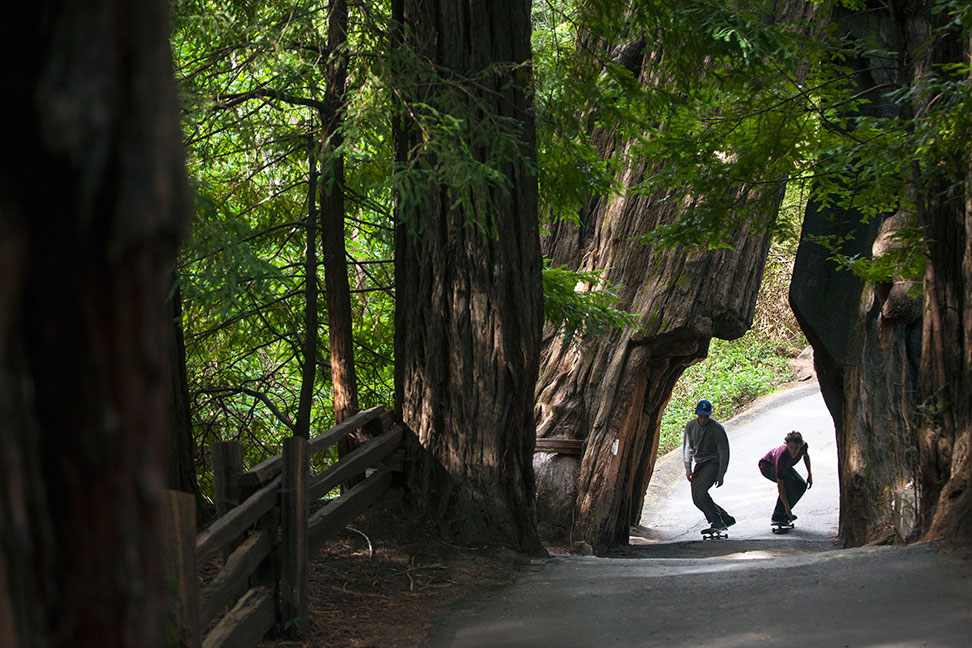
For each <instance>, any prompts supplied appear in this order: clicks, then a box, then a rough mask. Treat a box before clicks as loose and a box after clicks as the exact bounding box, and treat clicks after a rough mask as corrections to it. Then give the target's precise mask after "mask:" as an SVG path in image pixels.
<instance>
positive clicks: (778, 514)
mask: <svg viewBox="0 0 972 648" xmlns="http://www.w3.org/2000/svg"><path fill="white" fill-rule="evenodd" d="M759 472H761V473H763V477H765V478H766V479H768V480H770V481H771V482H773V483H774V484H775V483H777V481H778V478H777V475H776V469H775V468H774V467H773V465H772V464H771V463H770V462H768V461H765V462H764V461H760V462H759ZM779 477H780V478H782V479H783V488H784V489H785V492H786V501H788V502H789V503H790V512H792V511H793V507H794V506H796V503H797V502H799V501H800V498H801V497H803V494H804V493H806V492H807V482H806V480H804V479H803V477H801V476H800V473H798V472H797V471H796V469H795V468H792V467H791V468H787V469H786V470H785V471H783V474H782V475H780V476H779ZM786 520H787V516H786V507H785V506H783V500H782V499H780V497H779V495H777V497H776V508H774V509H773V521H774V522H785V521H786Z"/></svg>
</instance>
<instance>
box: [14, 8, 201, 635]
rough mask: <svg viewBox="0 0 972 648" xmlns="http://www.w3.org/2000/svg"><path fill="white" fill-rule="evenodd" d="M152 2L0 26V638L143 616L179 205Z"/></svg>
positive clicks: (98, 627)
mask: <svg viewBox="0 0 972 648" xmlns="http://www.w3.org/2000/svg"><path fill="white" fill-rule="evenodd" d="M168 9H169V4H168V3H167V2H161V1H147V2H140V3H119V2H106V1H101V2H87V3H80V4H79V3H24V4H19V5H16V6H11V7H8V8H7V15H6V16H5V18H4V20H3V21H2V27H0V48H2V50H3V52H4V55H5V56H4V58H5V59H6V60H8V61H16V62H17V63H16V65H15V66H12V67H11V69H10V70H9V74H8V76H7V89H8V92H9V93H10V96H11V97H16V98H17V99H16V101H11V102H9V104H8V106H7V108H8V110H7V119H8V120H9V122H8V123H10V124H14V125H15V127H14V128H11V129H9V132H8V133H7V147H6V150H7V151H8V152H9V153H11V154H8V155H5V156H3V158H2V159H0V231H2V235H0V547H2V552H0V644H2V645H3V646H5V647H6V646H10V647H27V646H31V647H33V646H44V647H52V646H65V647H67V646H72V647H77V646H149V645H154V643H155V641H156V639H157V638H158V636H159V635H158V634H157V630H158V622H159V619H160V613H161V612H162V611H163V609H164V599H163V594H164V589H163V585H164V583H163V573H162V566H161V558H162V557H161V547H160V543H159V541H158V538H159V537H160V516H159V504H160V499H161V494H162V488H163V485H164V478H165V475H164V458H165V449H166V436H167V434H168V433H169V427H170V426H169V419H168V417H169V404H170V403H169V398H170V381H171V377H170V368H169V367H170V363H169V359H168V348H167V343H168V340H169V331H168V330H167V329H168V328H169V325H170V324H169V323H170V320H169V316H168V313H167V308H166V305H165V298H166V296H167V294H168V291H169V290H170V289H171V277H172V269H173V265H174V260H175V253H176V248H177V245H178V240H179V237H180V236H181V234H182V230H183V227H184V223H185V220H186V217H187V214H188V208H189V204H188V200H187V190H186V184H185V179H184V162H183V155H182V150H181V139H182V138H181V133H180V129H179V123H178V106H177V104H176V99H175V92H174V87H173V83H172V69H171V61H170V57H169V43H168V35H169V32H168ZM14 151H16V152H17V154H16V156H15V155H13V154H12V152H14Z"/></svg>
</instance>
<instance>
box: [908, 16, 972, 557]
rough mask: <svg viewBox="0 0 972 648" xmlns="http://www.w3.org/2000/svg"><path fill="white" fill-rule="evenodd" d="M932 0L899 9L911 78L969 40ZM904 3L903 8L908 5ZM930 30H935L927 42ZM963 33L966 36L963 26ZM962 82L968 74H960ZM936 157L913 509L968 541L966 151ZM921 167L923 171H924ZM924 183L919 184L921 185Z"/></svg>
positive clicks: (970, 202)
mask: <svg viewBox="0 0 972 648" xmlns="http://www.w3.org/2000/svg"><path fill="white" fill-rule="evenodd" d="M930 5H931V3H924V4H923V5H922V7H921V11H914V12H910V13H905V12H904V11H902V12H901V14H902V15H904V16H906V17H907V19H906V23H905V29H904V31H905V33H906V34H907V36H908V40H909V44H912V45H913V47H912V49H911V50H910V51H909V54H910V55H911V56H912V57H913V60H914V61H915V64H914V67H913V78H914V79H915V80H916V81H920V80H921V79H922V77H923V76H924V75H926V74H928V73H930V72H932V71H934V70H935V69H936V68H937V67H938V66H940V65H942V64H961V63H967V62H968V60H969V55H970V52H972V45H970V43H969V42H968V40H966V41H964V42H963V41H961V40H960V39H959V32H958V31H957V30H955V28H954V26H953V27H952V29H951V31H948V32H944V28H945V26H946V24H947V23H946V20H947V16H945V15H943V14H932V13H931V12H930ZM909 8H910V7H909ZM933 33H939V34H947V35H941V36H940V38H939V39H938V40H936V41H935V46H934V47H927V43H928V39H929V38H930V37H931V35H932V34H933ZM964 36H965V38H968V34H967V33H966V34H965V35H964ZM964 81H965V82H966V83H968V82H969V79H968V78H966V79H964ZM918 99H919V102H920V103H918V105H916V106H915V107H914V113H915V114H916V115H918V114H923V113H924V112H926V111H927V110H929V109H931V108H932V106H931V105H930V104H931V103H932V102H934V101H935V99H934V97H933V96H924V95H919V96H918ZM948 155H949V158H948V159H946V160H942V161H941V164H945V165H947V168H950V169H954V170H955V175H954V176H953V177H946V178H941V177H938V178H934V179H933V180H932V181H930V182H924V183H923V182H922V175H921V173H922V171H923V170H922V169H920V168H918V166H917V165H914V166H913V172H912V179H913V183H914V185H915V186H916V187H918V191H919V194H918V198H919V201H918V205H919V209H918V221H919V223H920V224H921V226H922V229H923V234H924V241H925V260H926V263H925V299H924V317H923V323H924V327H923V331H922V350H921V353H922V355H921V368H920V374H919V381H918V399H919V400H918V402H919V405H920V407H921V409H920V411H919V415H920V425H919V431H918V438H919V451H920V454H919V456H920V476H921V491H920V502H921V504H920V508H919V511H920V513H921V519H922V529H923V530H925V531H926V535H925V537H926V538H928V539H931V540H936V541H941V542H944V543H948V544H953V545H963V546H969V545H970V544H972V189H970V184H972V163H970V158H969V154H968V150H959V151H952V152H950V153H949V154H948ZM926 172H927V171H926ZM922 189H923V191H922Z"/></svg>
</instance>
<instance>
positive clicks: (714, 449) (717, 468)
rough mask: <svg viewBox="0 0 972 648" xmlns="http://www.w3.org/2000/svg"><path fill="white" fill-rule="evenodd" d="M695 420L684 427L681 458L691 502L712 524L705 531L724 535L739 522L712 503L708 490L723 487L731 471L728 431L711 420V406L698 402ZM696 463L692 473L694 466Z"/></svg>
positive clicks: (704, 401)
mask: <svg viewBox="0 0 972 648" xmlns="http://www.w3.org/2000/svg"><path fill="white" fill-rule="evenodd" d="M695 414H696V417H695V418H694V419H692V420H691V421H689V422H688V423H686V424H685V437H684V438H683V440H682V458H683V460H684V462H685V477H686V479H688V480H689V482H690V483H691V484H692V502H693V503H694V504H695V506H696V507H698V509H699V510H700V511H702V513H703V514H704V515H705V519H706V520H707V521H708V522H709V528H708V529H706V531H725V530H726V529H727V528H728V527H729V526H731V525H733V524H735V523H736V519H735V518H734V517H732V516H731V515H729V514H728V513H726V512H725V510H723V508H722V507H721V506H719V505H718V504H716V503H715V502H714V501H713V500H712V496H711V495H709V489H710V488H712V485H713V484H715V485H716V487H717V488H718V487H719V486H722V481H723V478H724V477H725V475H726V468H728V467H729V438H728V437H727V436H726V429H725V428H724V427H722V424H720V423H719V422H718V421H716V420H715V419H713V418H712V403H710V402H709V401H707V400H701V401H699V403H698V405H696V406H695ZM693 461H694V462H695V467H694V469H693V466H692V462H693Z"/></svg>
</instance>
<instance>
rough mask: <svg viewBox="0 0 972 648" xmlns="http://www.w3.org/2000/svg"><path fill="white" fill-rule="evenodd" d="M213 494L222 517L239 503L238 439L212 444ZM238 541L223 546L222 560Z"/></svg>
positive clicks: (239, 453)
mask: <svg viewBox="0 0 972 648" xmlns="http://www.w3.org/2000/svg"><path fill="white" fill-rule="evenodd" d="M212 453H213V495H214V496H215V500H216V514H217V515H219V517H223V516H224V515H226V514H227V513H229V512H230V511H231V510H232V509H233V508H235V507H236V506H238V505H239V503H240V475H241V474H243V452H242V450H241V449H240V442H239V441H222V442H220V443H217V444H215V445H213V446H212ZM239 544H240V543H239V542H231V543H229V544H228V545H226V546H225V547H224V548H223V560H226V558H228V557H229V555H230V554H231V553H233V550H234V549H236V547H237V546H239Z"/></svg>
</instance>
